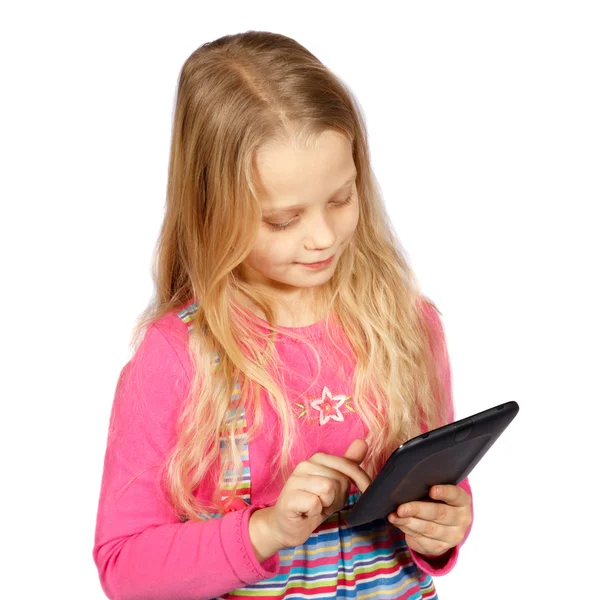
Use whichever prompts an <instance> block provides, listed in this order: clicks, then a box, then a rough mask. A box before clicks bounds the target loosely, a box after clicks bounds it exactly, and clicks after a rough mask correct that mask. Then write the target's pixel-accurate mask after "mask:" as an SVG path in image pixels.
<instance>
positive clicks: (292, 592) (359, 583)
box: [179, 304, 438, 600]
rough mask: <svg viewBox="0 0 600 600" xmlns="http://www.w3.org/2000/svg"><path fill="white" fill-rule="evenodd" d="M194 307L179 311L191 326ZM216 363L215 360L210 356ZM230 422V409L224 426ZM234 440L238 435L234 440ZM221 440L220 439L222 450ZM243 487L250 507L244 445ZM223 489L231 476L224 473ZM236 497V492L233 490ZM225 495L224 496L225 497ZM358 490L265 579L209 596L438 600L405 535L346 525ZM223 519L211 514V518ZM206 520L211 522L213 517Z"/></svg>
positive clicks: (377, 525)
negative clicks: (274, 572) (346, 514)
mask: <svg viewBox="0 0 600 600" xmlns="http://www.w3.org/2000/svg"><path fill="white" fill-rule="evenodd" d="M197 306H198V305H197V304H192V305H190V306H188V307H186V308H185V309H184V310H182V311H181V312H180V313H179V317H180V318H181V319H182V321H183V322H184V323H186V324H188V327H189V328H191V327H192V325H191V323H190V321H191V318H192V316H193V313H194V311H195V310H196V309H197ZM214 361H215V364H217V363H218V362H219V361H218V356H215V357H214ZM238 399H239V385H238V384H236V387H235V391H234V394H233V395H232V407H233V405H234V404H235V401H237V400H238ZM234 418H235V410H234V409H233V408H231V409H230V411H229V413H228V423H230V422H231V420H232V419H234ZM235 428H236V432H239V434H240V435H243V433H245V429H246V419H245V413H244V411H243V410H242V411H241V413H240V416H239V419H238V422H237V423H236V425H235ZM236 438H237V436H236ZM224 444H225V440H224V439H223V438H221V448H223V447H224ZM242 458H243V469H244V477H243V486H242V490H241V491H242V493H241V494H239V497H241V498H243V500H244V501H245V502H246V503H248V504H250V496H251V494H250V492H251V486H250V478H251V474H250V463H249V461H248V444H247V443H244V445H243V450H242ZM225 480H226V485H227V483H228V482H230V481H231V473H229V472H228V471H227V472H226V478H225ZM238 493H239V492H238ZM225 497H226V495H224V496H223V498H225ZM359 497H360V492H358V493H355V494H351V495H350V496H349V498H348V501H347V502H346V505H345V506H344V508H343V509H342V510H341V511H340V512H338V513H336V514H334V515H331V516H330V517H329V518H328V519H327V520H325V521H324V522H323V523H321V525H319V527H317V528H316V529H315V530H314V531H313V533H312V534H311V535H310V537H309V538H308V539H307V540H306V542H304V544H301V545H299V546H296V547H294V548H286V549H284V550H281V551H280V552H279V561H280V571H279V573H278V574H277V575H276V576H275V577H272V578H270V579H265V580H263V581H260V582H258V583H256V584H251V585H247V586H246V587H244V588H240V589H238V590H234V591H232V592H229V593H228V594H225V595H224V596H220V597H219V598H214V599H213V600H228V599H232V598H237V599H240V598H242V599H243V598H246V599H254V600H261V599H265V600H266V599H273V598H279V599H284V598H285V599H307V598H323V599H325V598H327V599H335V598H360V599H365V600H366V599H372V600H392V599H393V600H437V598H438V596H437V593H436V590H435V586H434V583H433V579H432V578H431V576H430V575H427V574H425V573H423V572H422V571H421V569H419V568H418V567H417V566H416V565H415V563H414V562H413V561H412V559H411V556H410V552H409V550H408V546H407V545H406V541H405V540H404V535H403V534H402V532H400V531H399V530H398V529H396V528H395V527H394V526H393V525H391V524H389V523H388V522H387V521H386V520H385V519H379V520H377V521H373V522H372V523H368V524H365V525H359V526H357V527H350V526H349V525H346V523H345V521H344V515H345V513H347V512H348V511H349V510H350V509H351V508H352V506H353V505H354V504H355V503H356V501H357V500H358V498H359ZM221 516H222V515H220V514H218V513H216V514H213V515H212V517H214V518H218V517H221ZM212 517H211V518H212Z"/></svg>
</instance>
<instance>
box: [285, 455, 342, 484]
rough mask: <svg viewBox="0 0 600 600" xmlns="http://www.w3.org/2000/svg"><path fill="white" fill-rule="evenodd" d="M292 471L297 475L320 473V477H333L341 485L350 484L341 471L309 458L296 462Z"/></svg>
mask: <svg viewBox="0 0 600 600" xmlns="http://www.w3.org/2000/svg"><path fill="white" fill-rule="evenodd" d="M294 473H295V474H297V475H320V476H321V477H327V478H329V479H335V480H336V481H339V483H340V485H341V486H349V485H350V479H349V478H348V477H346V476H345V475H344V474H343V473H340V472H339V471H336V470H335V469H330V468H329V467H326V466H325V465H322V464H319V463H316V462H312V461H310V460H305V461H302V462H301V463H298V466H297V467H296V469H295V471H294Z"/></svg>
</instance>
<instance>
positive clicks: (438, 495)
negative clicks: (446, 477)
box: [430, 485, 471, 506]
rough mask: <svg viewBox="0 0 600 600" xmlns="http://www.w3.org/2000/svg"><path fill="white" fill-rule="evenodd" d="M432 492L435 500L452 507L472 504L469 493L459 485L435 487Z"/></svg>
mask: <svg viewBox="0 0 600 600" xmlns="http://www.w3.org/2000/svg"><path fill="white" fill-rule="evenodd" d="M430 492H431V496H432V497H433V498H434V499H435V500H441V501H442V502H445V503H446V504H449V505H450V506H469V504H471V496H469V493H468V492H466V491H465V490H464V489H463V488H461V487H459V486H457V485H434V486H433V487H432V488H431V490H430Z"/></svg>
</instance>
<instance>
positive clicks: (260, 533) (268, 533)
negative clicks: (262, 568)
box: [248, 506, 284, 563]
mask: <svg viewBox="0 0 600 600" xmlns="http://www.w3.org/2000/svg"><path fill="white" fill-rule="evenodd" d="M272 510H273V508H272V507H270V506H269V507H266V508H259V509H258V510H255V511H254V512H253V513H252V514H251V515H250V518H249V520H248V535H249V537H250V543H251V544H252V549H253V550H254V554H255V555H256V558H257V560H258V562H261V563H262V562H264V561H265V560H267V558H269V557H271V556H273V555H274V554H276V553H277V552H279V550H282V549H283V548H284V546H282V545H280V544H278V543H277V541H276V540H275V536H274V535H273V528H272V526H271V525H270V524H269V517H270V514H271V512H272Z"/></svg>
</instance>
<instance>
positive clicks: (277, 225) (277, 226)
mask: <svg viewBox="0 0 600 600" xmlns="http://www.w3.org/2000/svg"><path fill="white" fill-rule="evenodd" d="M353 196H354V193H352V194H350V195H349V196H348V197H347V198H346V199H345V200H342V201H341V202H332V203H331V204H332V205H333V206H335V207H336V208H338V207H340V206H347V205H348V204H350V203H351V202H352V198H353ZM295 218H296V217H294V219H295ZM294 219H290V220H289V221H286V222H285V223H267V225H268V226H269V229H271V230H272V231H283V230H284V229H287V228H288V227H289V226H290V225H291V224H292V222H293V221H294Z"/></svg>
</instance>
